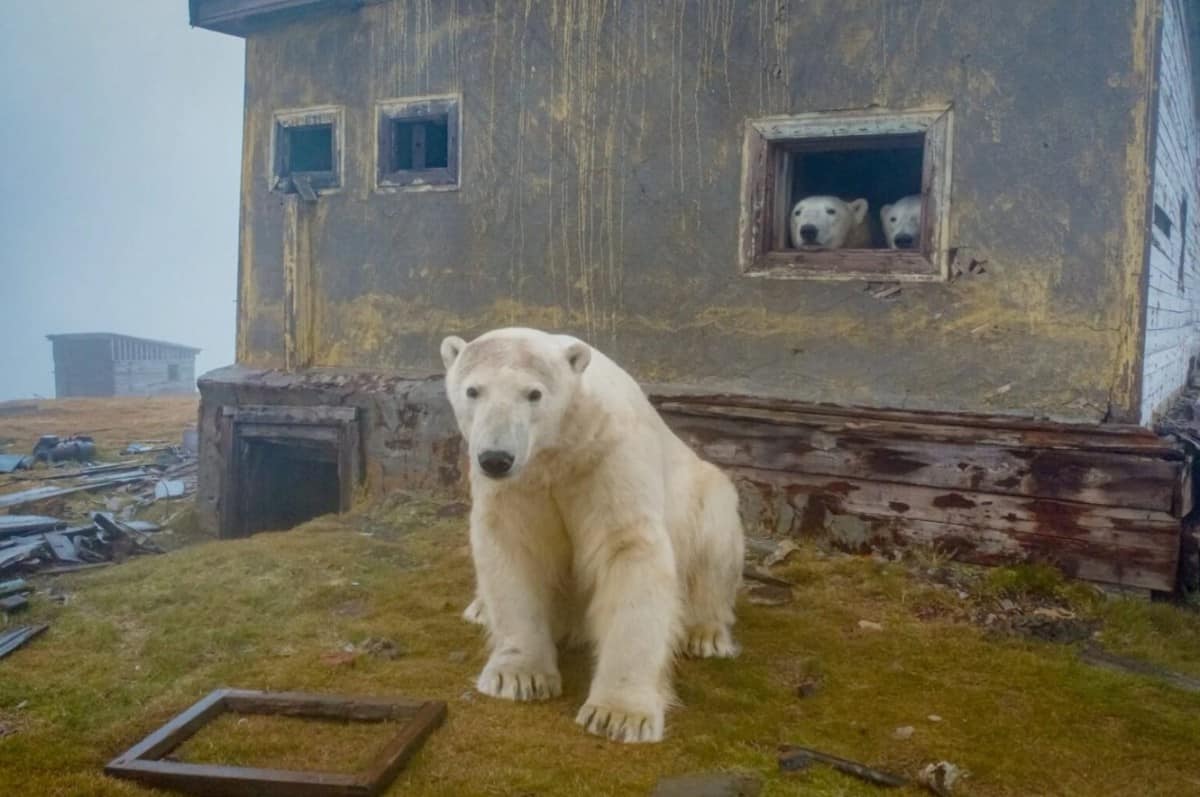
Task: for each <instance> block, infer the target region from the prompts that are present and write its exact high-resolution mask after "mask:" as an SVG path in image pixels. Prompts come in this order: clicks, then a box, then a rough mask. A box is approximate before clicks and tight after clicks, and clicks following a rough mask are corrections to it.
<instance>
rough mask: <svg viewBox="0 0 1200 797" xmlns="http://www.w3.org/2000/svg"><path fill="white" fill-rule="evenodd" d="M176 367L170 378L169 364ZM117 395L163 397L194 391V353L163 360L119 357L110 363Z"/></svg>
mask: <svg viewBox="0 0 1200 797" xmlns="http://www.w3.org/2000/svg"><path fill="white" fill-rule="evenodd" d="M172 365H173V366H175V367H176V369H177V372H176V376H175V378H174V379H171V369H170V366H172ZM112 369H113V373H112V378H113V383H114V393H113V395H117V396H163V395H168V394H175V393H195V392H196V373H195V371H196V358H195V356H187V357H176V358H173V359H163V360H118V361H116V362H114V363H113V364H112Z"/></svg>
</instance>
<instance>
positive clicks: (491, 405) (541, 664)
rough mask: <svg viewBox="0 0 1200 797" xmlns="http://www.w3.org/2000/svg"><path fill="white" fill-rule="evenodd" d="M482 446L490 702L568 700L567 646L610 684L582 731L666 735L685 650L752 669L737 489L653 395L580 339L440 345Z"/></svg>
mask: <svg viewBox="0 0 1200 797" xmlns="http://www.w3.org/2000/svg"><path fill="white" fill-rule="evenodd" d="M441 354H442V360H443V362H444V363H445V366H446V392H447V395H448V397H449V399H450V403H451V405H452V406H453V408H454V415H455V418H456V420H457V422H458V426H459V429H460V430H461V431H462V434H463V437H464V438H466V441H467V449H468V452H469V456H470V482H471V523H470V526H471V529H470V538H471V555H472V558H473V560H474V565H475V577H476V587H477V592H476V599H475V601H474V602H473V603H472V604H471V606H470V607H468V609H467V611H466V612H465V613H464V616H465V617H466V618H467V619H468V620H471V621H473V622H478V623H480V624H482V625H484V626H485V627H486V628H487V630H488V636H489V641H490V656H489V658H488V661H487V664H486V665H484V668H483V672H482V673H480V675H479V679H478V681H477V683H476V686H477V688H478V689H479V691H480V692H483V693H484V694H487V695H491V696H493V697H500V698H505V699H508V700H542V699H547V698H552V697H557V696H558V695H559V694H561V692H562V682H561V678H560V676H559V670H558V658H557V656H558V652H557V643H562V642H567V641H578V642H584V643H586V644H588V645H590V646H591V647H592V649H593V651H594V653H595V672H594V673H593V676H592V682H591V687H590V690H589V693H588V696H587V700H586V702H585V703H584V705H583V707H582V708H581V709H580V710H579V713H578V716H577V717H576V722H577V723H579V724H580V725H582V726H584V727H585V728H586V729H587V730H588V731H590V732H591V733H594V734H598V735H601V736H607V737H609V738H610V739H615V740H619V741H625V742H655V741H659V740H661V739H662V737H663V722H664V714H665V711H666V709H667V707H668V705H669V704H670V703H671V702H672V700H673V697H672V690H671V664H672V659H673V657H674V655H675V653H677V652H679V653H684V654H687V655H691V656H699V657H710V656H715V657H731V656H735V655H737V651H738V649H737V646H736V645H735V644H734V641H733V637H732V634H731V628H732V626H733V623H734V601H735V599H736V595H737V590H738V587H739V585H740V582H741V573H742V556H743V546H744V542H743V536H742V524H741V520H740V518H739V516H738V496H737V491H736V490H735V489H734V486H733V482H732V481H730V479H729V477H728V476H726V475H725V474H724V473H722V472H721V471H720V470H718V469H717V468H716V467H715V466H713V465H711V464H709V463H707V462H704V461H703V460H701V459H700V458H699V457H698V456H696V454H695V453H693V452H692V450H691V449H690V448H688V447H687V446H686V445H685V444H684V443H683V441H681V440H680V439H679V438H678V437H676V436H675V434H674V433H673V432H672V431H671V430H670V429H669V428H668V427H667V425H666V423H664V422H663V420H662V418H661V417H660V416H659V414H658V412H657V411H656V410H655V409H654V407H653V406H651V404H650V402H649V401H648V400H647V398H646V395H645V394H644V393H643V392H642V389H641V387H640V386H639V385H638V384H637V382H635V381H634V380H633V378H632V377H631V376H629V374H627V373H626V372H625V371H624V370H622V369H621V368H620V367H619V366H618V365H617V364H616V363H614V362H613V361H612V360H610V359H609V358H608V357H605V356H604V355H603V354H601V353H600V352H598V351H596V350H595V349H593V348H591V347H590V346H588V345H587V344H586V343H584V342H583V341H581V340H577V339H575V338H572V337H568V336H565V335H551V334H548V333H545V332H539V331H537V330H532V329H499V330H494V331H492V332H488V333H487V334H485V335H482V336H480V337H478V338H476V339H475V340H473V341H471V342H470V343H467V342H465V341H464V340H463V339H462V338H458V337H453V336H452V337H448V338H446V339H445V340H444V341H442V346H441Z"/></svg>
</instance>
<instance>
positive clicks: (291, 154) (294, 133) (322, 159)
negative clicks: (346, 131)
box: [281, 125, 333, 176]
mask: <svg viewBox="0 0 1200 797" xmlns="http://www.w3.org/2000/svg"><path fill="white" fill-rule="evenodd" d="M284 131H285V133H286V135H287V153H288V155H287V162H286V164H285V165H286V168H287V174H289V175H290V174H297V173H303V172H332V171H333V125H305V126H303V127H287V128H284ZM281 176H284V175H281Z"/></svg>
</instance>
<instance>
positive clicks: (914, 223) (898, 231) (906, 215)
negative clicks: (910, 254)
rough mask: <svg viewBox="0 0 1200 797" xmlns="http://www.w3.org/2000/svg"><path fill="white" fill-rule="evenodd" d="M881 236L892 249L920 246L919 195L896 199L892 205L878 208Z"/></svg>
mask: <svg viewBox="0 0 1200 797" xmlns="http://www.w3.org/2000/svg"><path fill="white" fill-rule="evenodd" d="M879 220H880V221H881V222H883V237H884V239H885V240H887V245H888V246H889V247H891V248H892V249H918V248H920V246H921V195H920V194H913V195H911V196H906V197H904V198H902V199H897V200H896V203H895V204H894V205H884V206H883V207H882V208H880V209H879Z"/></svg>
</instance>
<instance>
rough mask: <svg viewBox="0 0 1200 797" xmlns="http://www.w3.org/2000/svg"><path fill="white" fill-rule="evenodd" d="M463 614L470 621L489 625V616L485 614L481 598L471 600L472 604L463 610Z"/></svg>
mask: <svg viewBox="0 0 1200 797" xmlns="http://www.w3.org/2000/svg"><path fill="white" fill-rule="evenodd" d="M462 616H463V619H464V620H466V621H467V622H468V623H474V624H475V625H484V626H486V625H487V618H485V617H484V616H483V601H482V600H481V599H480V598H476V599H475V600H473V601H471V605H470V606H468V607H467V608H466V610H465V611H463V613H462Z"/></svg>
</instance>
